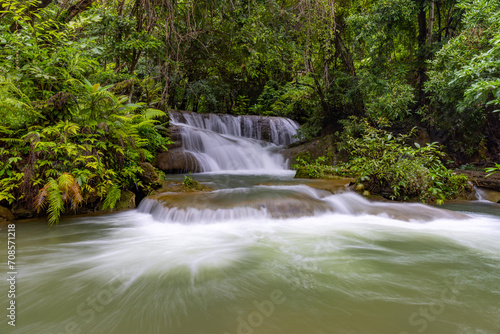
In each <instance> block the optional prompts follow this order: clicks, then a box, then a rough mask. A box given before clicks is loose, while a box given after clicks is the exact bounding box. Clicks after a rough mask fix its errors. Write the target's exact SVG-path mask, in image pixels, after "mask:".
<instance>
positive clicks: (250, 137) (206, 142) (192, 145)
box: [170, 112, 298, 173]
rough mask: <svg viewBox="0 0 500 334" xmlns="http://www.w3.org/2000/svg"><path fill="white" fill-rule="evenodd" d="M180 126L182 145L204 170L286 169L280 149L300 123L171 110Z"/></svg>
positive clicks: (254, 170)
mask: <svg viewBox="0 0 500 334" xmlns="http://www.w3.org/2000/svg"><path fill="white" fill-rule="evenodd" d="M170 118H171V123H172V124H173V125H176V126H178V127H180V129H181V135H182V147H183V149H184V151H185V152H188V153H190V154H192V155H193V156H194V158H195V159H196V160H198V162H199V165H200V168H201V171H202V172H222V171H226V172H227V171H240V172H242V171H251V172H261V173H262V172H264V171H265V172H267V173H272V172H276V171H283V170H285V169H286V168H287V163H286V161H285V160H284V159H283V157H282V156H281V155H280V154H277V150H278V149H279V147H280V146H283V145H288V144H290V143H292V142H293V141H294V140H295V139H294V138H293V136H294V135H295V134H296V132H297V129H298V124H297V123H295V122H293V121H292V120H290V119H287V118H281V117H259V116H231V115H215V114H197V113H190V112H182V113H181V112H170Z"/></svg>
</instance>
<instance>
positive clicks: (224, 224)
mask: <svg viewBox="0 0 500 334" xmlns="http://www.w3.org/2000/svg"><path fill="white" fill-rule="evenodd" d="M252 140H254V139H252ZM192 176H193V177H194V178H195V179H198V180H200V181H203V182H205V183H206V184H207V185H210V186H211V187H212V189H213V190H212V191H211V192H209V193H202V194H199V193H184V194H173V193H170V194H163V195H161V196H156V197H152V198H146V199H145V200H143V201H142V203H141V204H140V206H139V207H138V209H136V210H131V211H126V212H122V213H115V214H109V215H98V216H83V217H73V218H64V219H63V221H62V222H61V223H60V224H59V225H56V226H53V227H48V225H47V223H46V222H45V221H41V220H34V221H26V222H19V223H17V224H16V246H17V254H16V256H17V272H18V275H17V286H16V306H17V309H16V310H17V313H16V327H11V326H9V325H8V324H7V319H6V317H5V315H2V317H1V318H0V329H1V331H0V332H1V333H13V334H63V333H65V334H78V333H80V334H142V333H144V334H165V333H172V334H226V333H230V334H233V333H236V334H239V333H244V334H323V333H325V334H326V333H328V334H370V333H373V334H409V333H410V334H413V333H420V334H421V333H429V334H430V333H436V334H483V333H484V334H498V333H500V210H498V209H499V208H500V205H498V204H494V203H488V202H485V201H471V202H460V203H451V204H449V205H448V206H446V205H445V206H444V208H435V207H431V206H425V205H421V204H399V203H378V202H369V201H367V200H365V199H364V198H362V197H361V196H359V195H357V194H355V193H351V192H343V191H339V192H336V193H334V194H332V193H331V192H328V191H325V190H320V189H317V188H318V186H317V184H316V183H315V182H317V181H306V180H294V179H293V172H291V171H288V170H286V168H278V169H277V170H275V171H273V173H267V174H266V173H263V172H262V171H261V170H258V171H254V172H253V173H252V172H251V171H240V172H232V173H225V172H220V171H219V172H217V173H213V172H212V173H211V172H208V173H202V174H193V175H192ZM181 177H182V176H170V178H171V179H172V180H181ZM319 188H321V187H319ZM340 189H341V188H340ZM447 209H450V210H447ZM0 237H1V240H2V241H1V245H2V248H5V244H6V243H5V242H4V241H5V240H6V239H7V232H6V231H5V230H2V231H0ZM2 254H5V253H4V252H2ZM6 260H7V259H6V257H5V256H3V257H2V258H1V259H0V263H1V267H2V268H4V272H6V271H7V270H6V269H5V268H6V267H7V266H6ZM7 291H8V286H7V283H6V280H2V283H1V284H0V302H1V305H2V309H3V310H4V311H3V312H4V313H5V314H7V311H6V307H7V303H8V301H7Z"/></svg>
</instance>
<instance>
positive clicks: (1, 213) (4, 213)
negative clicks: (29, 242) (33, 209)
mask: <svg viewBox="0 0 500 334" xmlns="http://www.w3.org/2000/svg"><path fill="white" fill-rule="evenodd" d="M1 220H5V221H8V222H12V221H14V215H13V214H12V212H11V211H10V210H9V209H7V208H6V207H3V206H0V221H1Z"/></svg>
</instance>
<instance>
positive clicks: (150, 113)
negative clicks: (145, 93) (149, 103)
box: [143, 108, 167, 119]
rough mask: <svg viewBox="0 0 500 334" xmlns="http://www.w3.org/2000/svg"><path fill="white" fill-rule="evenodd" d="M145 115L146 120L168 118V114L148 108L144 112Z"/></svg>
mask: <svg viewBox="0 0 500 334" xmlns="http://www.w3.org/2000/svg"><path fill="white" fill-rule="evenodd" d="M143 115H144V118H146V119H152V118H158V117H163V116H166V115H167V114H166V113H165V112H164V111H161V110H158V109H152V108H148V109H146V110H145V111H144V112H143Z"/></svg>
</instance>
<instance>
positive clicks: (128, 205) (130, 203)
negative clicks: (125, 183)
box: [113, 190, 135, 211]
mask: <svg viewBox="0 0 500 334" xmlns="http://www.w3.org/2000/svg"><path fill="white" fill-rule="evenodd" d="M134 208H135V194H134V193H133V192H131V191H129V190H126V191H122V196H121V198H120V200H119V201H118V202H116V205H115V207H114V209H113V211H122V210H129V209H134Z"/></svg>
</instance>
